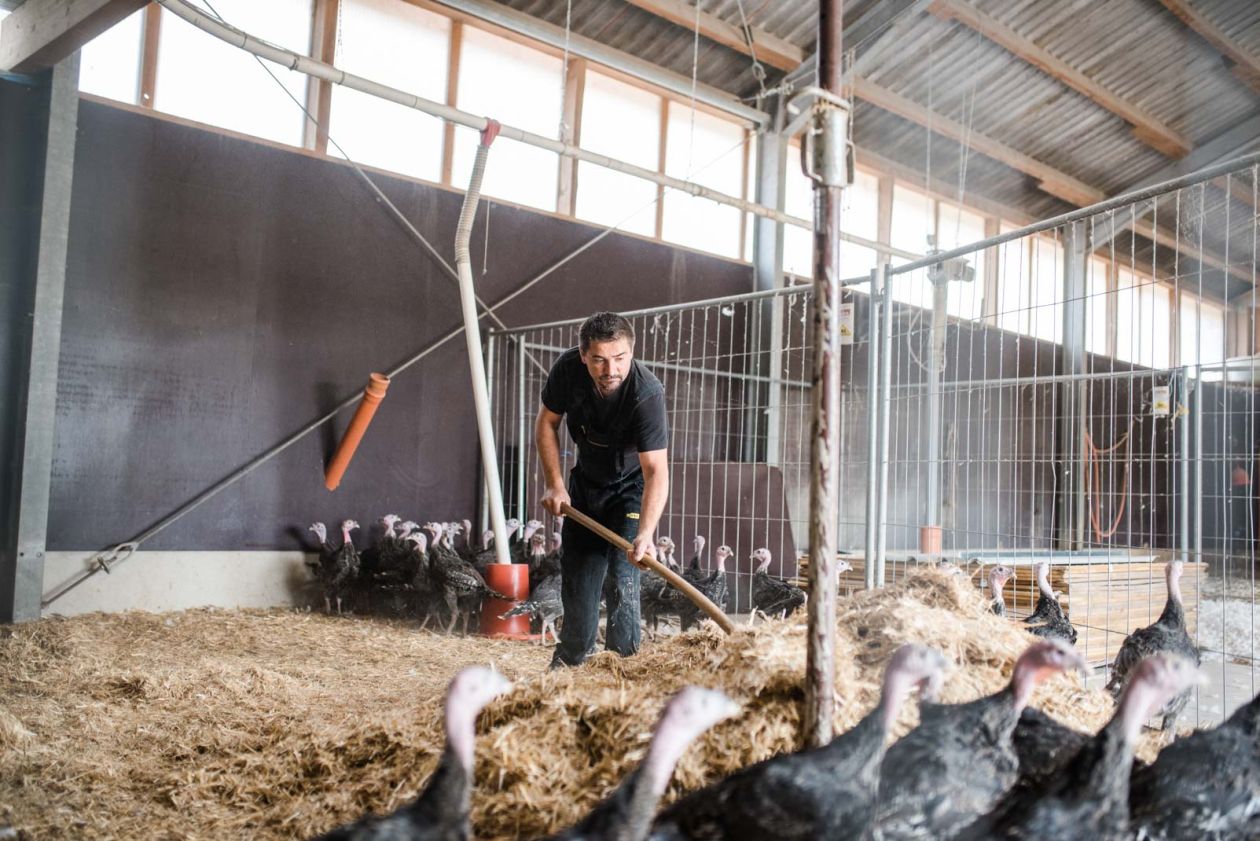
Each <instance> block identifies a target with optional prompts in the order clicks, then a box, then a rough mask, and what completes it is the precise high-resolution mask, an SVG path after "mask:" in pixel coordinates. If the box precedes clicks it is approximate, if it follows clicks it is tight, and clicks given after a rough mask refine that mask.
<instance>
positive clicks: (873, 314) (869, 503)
mask: <svg viewBox="0 0 1260 841" xmlns="http://www.w3.org/2000/svg"><path fill="white" fill-rule="evenodd" d="M883 286H884V264H883V263H880V264H879V267H878V268H877V269H875V270H874V271H873V272H871V296H870V299H869V303H870V313H869V316H870V318H869V324H868V328H867V339H866V546H865V548H864V550H863V555H864V558H865V561H864V563H863V570H862V571H863V572H864V573H865V574H866V589H868V590H872V589H874V587H875V543H876V541H877V539H878V537H877V535H878V523H879V471H878V469H877V466H876V461H877V460H878V459H879V431H878V430H879V403H880V398H881V397H882V395H883V392H881V391H880V389H879V317H880V311H881V308H882V307H883V306H884V298H883V291H882V290H883Z"/></svg>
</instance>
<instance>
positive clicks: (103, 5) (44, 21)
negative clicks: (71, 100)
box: [0, 0, 147, 73]
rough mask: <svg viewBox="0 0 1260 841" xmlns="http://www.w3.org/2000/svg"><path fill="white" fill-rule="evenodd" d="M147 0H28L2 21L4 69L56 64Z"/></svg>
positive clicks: (22, 69) (1, 59)
mask: <svg viewBox="0 0 1260 841" xmlns="http://www.w3.org/2000/svg"><path fill="white" fill-rule="evenodd" d="M146 2H147V0H27V1H26V2H25V3H23V4H22V5H21V6H18V7H17V8H16V9H14V10H13V12H12V13H11V14H10V15H9V16H8V17H7V18H5V19H4V22H3V23H0V71H5V72H9V73H33V72H35V71H37V70H44V69H47V68H49V67H52V66H53V65H54V64H57V63H58V62H59V61H61V60H62V59H63V58H65V57H67V56H69V55H71V54H73V53H74V52H75V51H76V50H78V49H79V48H80V47H82V46H83V45H84V44H86V43H87V42H88V41H91V40H92V39H93V38H95V37H96V36H97V35H100V34H101V33H102V32H104V31H105V30H107V29H109V28H110V27H111V26H113V25H114V24H116V23H118V22H119V21H120V20H122V19H123V18H125V17H127V15H129V14H131V13H132V12H134V11H136V10H137V9H140V8H142V7H143V6H144V5H145V3H146Z"/></svg>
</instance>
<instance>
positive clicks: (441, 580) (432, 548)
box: [424, 523, 511, 634]
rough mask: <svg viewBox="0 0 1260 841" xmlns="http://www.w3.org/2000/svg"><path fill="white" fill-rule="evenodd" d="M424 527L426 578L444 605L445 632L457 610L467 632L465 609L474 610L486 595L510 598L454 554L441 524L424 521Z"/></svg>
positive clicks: (450, 625) (454, 619) (452, 627)
mask: <svg viewBox="0 0 1260 841" xmlns="http://www.w3.org/2000/svg"><path fill="white" fill-rule="evenodd" d="M424 528H425V530H426V531H428V532H429V536H430V538H431V539H430V542H429V571H430V578H431V579H432V581H433V584H434V589H435V590H436V591H437V600H440V601H441V602H442V604H443V605H444V606H445V607H446V614H447V621H448V624H447V626H446V633H448V634H449V633H451V632H452V631H453V630H454V629H455V623H456V621H457V620H458V619H459V617H460V615H461V614H463V617H464V632H465V633H467V631H468V617H469V613H470V612H471V611H473V610H476V609H477V608H478V606H479V605H480V604H481V600H482V599H483V598H485V597H486V596H493V597H495V598H497V599H503V600H504V601H511V599H509V598H507V597H506V596H504V595H503V594H502V593H497V592H495V591H494V590H491V589H490V588H489V587H487V586H486V582H485V579H483V578H482V577H481V574H480V573H479V572H477V570H475V569H473V566H472V564H470V563H468V562H467V561H465V560H464V559H463V558H461V557H460V556H459V555H458V554H456V552H455V550H454V549H453V548H451V546H450V545H449V544H448V543H446V542H443V536H444V533H445V532H446V529H445V528H444V527H443V524H441V523H425V524H424Z"/></svg>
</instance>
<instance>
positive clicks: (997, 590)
mask: <svg viewBox="0 0 1260 841" xmlns="http://www.w3.org/2000/svg"><path fill="white" fill-rule="evenodd" d="M1014 574H1015V570H1013V569H1011V568H1010V567H1004V566H995V567H993V569H991V570H989V589H990V590H992V591H993V597H992V598H993V612H994V613H996V614H997V615H998V616H1005V615H1006V600H1005V599H1004V598H1003V597H1002V588H1003V587H1005V586H1006V582H1008V581H1010V580H1011V576H1013V575H1014Z"/></svg>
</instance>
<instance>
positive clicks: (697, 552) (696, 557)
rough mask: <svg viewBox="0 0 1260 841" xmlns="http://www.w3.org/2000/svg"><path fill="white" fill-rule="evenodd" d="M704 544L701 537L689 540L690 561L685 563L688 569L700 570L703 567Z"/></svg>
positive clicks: (704, 541) (697, 536)
mask: <svg viewBox="0 0 1260 841" xmlns="http://www.w3.org/2000/svg"><path fill="white" fill-rule="evenodd" d="M706 542H707V541H706V540H705V539H704V536H703V535H699V534H697V535H696V536H695V537H693V538H691V560H689V561H687V568H688V569H700V568H701V567H702V566H704V544H705V543H706Z"/></svg>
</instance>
